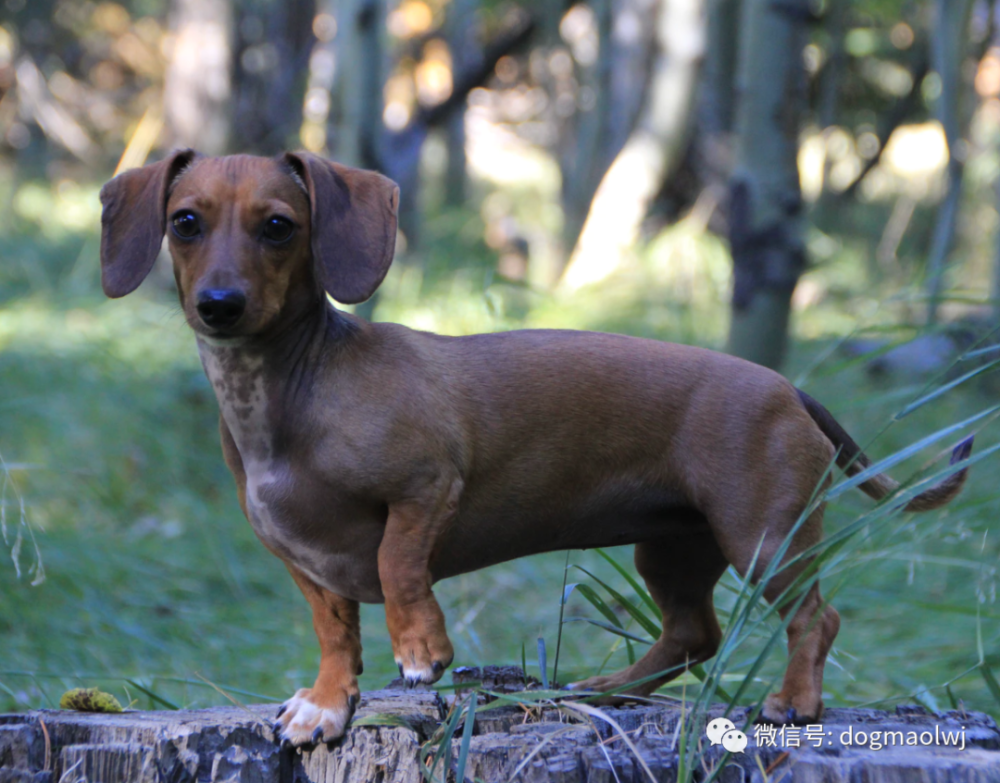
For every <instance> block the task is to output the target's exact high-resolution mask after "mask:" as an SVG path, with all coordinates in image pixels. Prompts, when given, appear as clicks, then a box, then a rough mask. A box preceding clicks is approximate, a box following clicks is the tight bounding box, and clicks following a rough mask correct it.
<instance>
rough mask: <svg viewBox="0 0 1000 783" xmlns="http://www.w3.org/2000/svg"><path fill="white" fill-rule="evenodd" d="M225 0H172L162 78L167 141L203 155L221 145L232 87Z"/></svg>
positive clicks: (225, 135)
mask: <svg viewBox="0 0 1000 783" xmlns="http://www.w3.org/2000/svg"><path fill="white" fill-rule="evenodd" d="M232 27H233V9H232V4H231V2H230V0H173V3H172V4H171V8H170V28H171V29H172V30H173V33H174V45H173V50H172V52H171V55H170V64H169V65H168V66H167V73H166V77H165V84H164V95H163V103H164V114H165V117H164V119H165V122H166V127H167V134H168V138H169V144H170V145H171V146H174V147H194V148H196V149H197V150H198V151H200V152H204V153H206V154H208V155H221V154H223V153H225V152H226V151H227V148H228V145H229V139H230V131H231V128H230V114H231V112H230V109H231V93H232V81H231V80H232V76H231V74H232Z"/></svg>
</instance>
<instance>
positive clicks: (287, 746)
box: [281, 737, 295, 750]
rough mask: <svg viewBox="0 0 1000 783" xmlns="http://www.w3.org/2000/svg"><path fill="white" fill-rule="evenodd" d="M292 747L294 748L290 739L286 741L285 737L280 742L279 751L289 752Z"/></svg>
mask: <svg viewBox="0 0 1000 783" xmlns="http://www.w3.org/2000/svg"><path fill="white" fill-rule="evenodd" d="M294 747H295V746H294V745H292V741H291V740H290V739H288V738H287V737H286V738H285V739H283V740H282V741H281V749H282V750H291V749H292V748H294Z"/></svg>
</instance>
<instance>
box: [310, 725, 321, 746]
mask: <svg viewBox="0 0 1000 783" xmlns="http://www.w3.org/2000/svg"><path fill="white" fill-rule="evenodd" d="M322 741H323V727H322V726H317V727H316V731H314V732H313V733H312V744H313V745H319V743H321V742H322Z"/></svg>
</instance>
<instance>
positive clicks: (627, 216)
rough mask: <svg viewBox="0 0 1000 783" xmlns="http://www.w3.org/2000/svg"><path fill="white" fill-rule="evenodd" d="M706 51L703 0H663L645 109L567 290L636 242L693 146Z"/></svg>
mask: <svg viewBox="0 0 1000 783" xmlns="http://www.w3.org/2000/svg"><path fill="white" fill-rule="evenodd" d="M703 52H704V25H703V19H702V0H661V2H660V7H659V9H658V16H657V25H656V56H655V59H654V62H653V68H652V75H651V78H650V85H649V90H648V94H647V98H646V103H645V106H644V108H643V111H642V114H641V115H640V117H639V120H638V122H637V123H636V127H635V130H634V131H633V132H632V134H631V136H629V138H628V141H627V142H626V144H625V146H624V147H623V148H622V150H621V152H619V153H618V155H617V157H616V158H615V160H614V162H613V163H612V164H611V166H610V168H609V169H608V170H607V172H606V173H605V174H604V177H603V179H602V180H601V184H600V187H599V188H598V189H597V193H596V194H595V195H594V198H593V202H592V203H591V204H590V210H589V213H588V214H587V219H586V223H585V224H584V225H583V229H582V231H580V235H579V240H578V241H577V244H576V248H575V250H574V252H573V255H572V257H571V260H570V263H569V266H568V267H567V269H566V272H565V274H564V276H563V280H562V283H561V284H562V286H563V287H564V288H567V289H569V290H574V289H577V288H579V287H581V286H583V285H588V284H592V283H596V282H598V281H600V280H602V279H604V278H606V277H607V276H608V275H610V274H611V273H612V272H614V270H615V269H616V268H617V267H618V266H619V265H620V264H621V262H622V261H623V260H624V259H625V257H626V255H627V253H628V251H629V250H630V248H632V247H633V246H634V245H635V244H636V243H637V242H638V240H639V231H640V227H641V224H642V221H643V218H645V216H646V213H647V211H648V209H649V205H650V203H651V202H652V200H653V198H654V197H655V196H656V194H657V192H658V191H659V189H660V187H661V186H662V185H663V181H664V179H666V177H667V176H668V175H669V173H670V171H671V170H672V168H673V167H674V166H675V165H676V163H677V161H678V159H679V158H680V155H681V154H682V152H683V151H684V149H685V148H686V146H687V141H688V135H689V132H690V129H691V125H692V119H693V114H694V112H693V110H692V107H693V103H694V92H695V90H694V88H695V85H696V84H697V81H698V78H697V77H698V66H699V64H700V62H701V58H702V54H703Z"/></svg>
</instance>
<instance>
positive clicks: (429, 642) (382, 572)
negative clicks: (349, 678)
mask: <svg viewBox="0 0 1000 783" xmlns="http://www.w3.org/2000/svg"><path fill="white" fill-rule="evenodd" d="M461 488H462V483H461V481H460V480H457V479H456V480H455V481H454V482H453V483H451V485H450V486H449V487H448V488H447V490H446V491H445V492H444V493H442V495H441V496H439V497H438V498H436V499H435V501H433V502H430V503H425V502H420V501H407V502H403V503H395V504H392V505H390V506H389V518H388V521H387V522H386V529H385V535H384V536H383V537H382V543H381V545H380V546H379V550H378V574H379V579H380V580H381V582H382V594H383V595H384V596H385V620H386V625H388V627H389V637H390V639H391V640H392V651H393V654H394V655H395V658H396V665H397V666H398V667H399V673H400V675H402V677H403V678H404V679H405V680H406V683H407V685H416V684H417V683H421V682H423V683H432V682H436V681H437V680H438V679H440V677H441V674H442V673H443V672H444V670H445V668H446V667H447V666H448V665H449V664H450V663H451V661H452V658H454V656H455V651H454V649H453V648H452V646H451V641H450V640H449V639H448V633H447V631H446V630H445V623H444V613H443V612H442V611H441V607H440V606H439V605H438V602H437V599H435V598H434V593H433V592H432V591H431V584H432V578H431V572H430V558H431V554H432V552H433V549H434V544H435V541H436V539H437V536H438V534H439V533H440V532H441V531H442V530H443V529H444V528H445V527H446V525H447V523H448V522H449V521H450V520H451V519H452V518H453V517H454V515H455V512H456V511H457V509H458V498H459V495H460V494H461Z"/></svg>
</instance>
